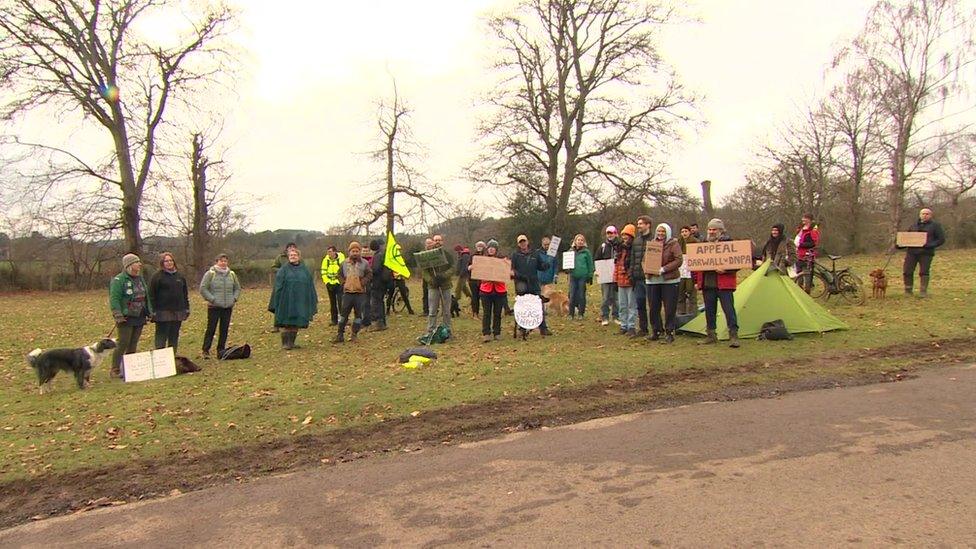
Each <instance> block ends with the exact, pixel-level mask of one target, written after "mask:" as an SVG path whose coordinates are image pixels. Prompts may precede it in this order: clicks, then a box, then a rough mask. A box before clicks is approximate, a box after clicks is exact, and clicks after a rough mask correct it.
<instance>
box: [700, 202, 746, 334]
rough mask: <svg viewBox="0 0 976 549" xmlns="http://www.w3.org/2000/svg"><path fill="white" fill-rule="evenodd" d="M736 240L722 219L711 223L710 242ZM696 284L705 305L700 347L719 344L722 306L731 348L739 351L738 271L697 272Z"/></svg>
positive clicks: (709, 226) (707, 238)
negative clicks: (735, 294) (718, 335)
mask: <svg viewBox="0 0 976 549" xmlns="http://www.w3.org/2000/svg"><path fill="white" fill-rule="evenodd" d="M731 240H732V237H731V236H729V234H728V233H726V232H725V223H723V222H722V220H721V219H713V220H711V221H709V222H708V231H707V236H706V237H705V241H706V242H728V241H731ZM694 275H695V284H696V285H697V286H698V289H699V290H701V292H702V299H703V300H704V302H705V333H706V336H705V339H704V340H702V341H700V342H698V344H699V345H714V344H716V343H718V337H717V336H716V333H715V328H716V322H717V320H718V304H719V303H721V304H722V312H723V313H725V323H726V325H727V326H728V328H729V347H732V348H733V349H735V348H738V347H739V322H738V318H737V317H736V313H735V296H734V292H735V285H736V279H735V277H736V271H725V270H716V271H695V273H694Z"/></svg>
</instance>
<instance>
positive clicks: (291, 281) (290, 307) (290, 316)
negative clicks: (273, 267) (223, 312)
mask: <svg viewBox="0 0 976 549" xmlns="http://www.w3.org/2000/svg"><path fill="white" fill-rule="evenodd" d="M271 295H272V302H271V304H270V305H269V306H268V309H269V310H270V311H272V312H274V323H275V327H276V328H278V329H279V330H280V331H281V346H282V348H284V349H293V348H294V347H295V346H296V345H295V340H296V339H297V338H298V330H300V329H302V328H308V324H309V323H310V322H311V321H312V319H313V318H314V317H315V314H316V313H318V303H319V298H318V294H317V293H316V292H315V281H314V280H313V279H312V273H311V272H309V270H308V268H306V267H305V264H304V263H303V262H302V252H301V251H299V249H298V248H289V249H288V261H287V262H286V263H285V264H284V265H282V266H281V268H280V269H278V273H277V274H276V275H275V285H274V290H273V292H272V294H271Z"/></svg>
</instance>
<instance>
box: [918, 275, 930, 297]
mask: <svg viewBox="0 0 976 549" xmlns="http://www.w3.org/2000/svg"><path fill="white" fill-rule="evenodd" d="M928 296H929V276H928V275H925V276H919V277H918V297H922V298H925V297H928Z"/></svg>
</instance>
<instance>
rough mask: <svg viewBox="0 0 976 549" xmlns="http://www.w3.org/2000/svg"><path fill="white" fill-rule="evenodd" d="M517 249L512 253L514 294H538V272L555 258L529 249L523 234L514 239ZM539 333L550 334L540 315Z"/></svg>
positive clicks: (539, 289) (527, 238)
mask: <svg viewBox="0 0 976 549" xmlns="http://www.w3.org/2000/svg"><path fill="white" fill-rule="evenodd" d="M515 241H516V243H517V244H518V250H516V251H515V253H514V254H512V278H513V279H515V295H516V296H520V295H525V294H532V295H536V296H538V295H540V294H541V292H542V287H541V286H540V284H539V273H540V272H545V271H547V270H548V269H549V264H550V263H555V261H556V260H555V259H554V258H552V257H549V256H548V255H546V252H545V251H543V250H534V251H531V250H529V237H527V236H525V235H524V234H520V235H518V238H516V239H515ZM539 333H540V334H542V335H544V336H549V335H552V332H551V331H549V327H548V326H547V325H546V318H545V316H543V317H542V324H540V325H539Z"/></svg>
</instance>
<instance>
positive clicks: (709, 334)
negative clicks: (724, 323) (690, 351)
mask: <svg viewBox="0 0 976 549" xmlns="http://www.w3.org/2000/svg"><path fill="white" fill-rule="evenodd" d="M716 343H718V338H717V337H715V330H705V339H703V340H701V341H699V342H698V344H699V345H714V344H716Z"/></svg>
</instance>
